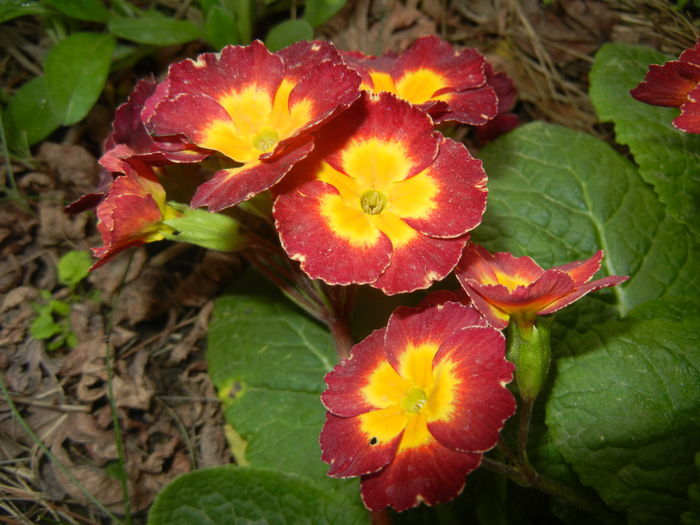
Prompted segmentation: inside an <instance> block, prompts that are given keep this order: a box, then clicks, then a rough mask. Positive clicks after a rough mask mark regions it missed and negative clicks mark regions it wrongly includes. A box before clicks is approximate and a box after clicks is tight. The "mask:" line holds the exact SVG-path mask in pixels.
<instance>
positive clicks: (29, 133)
mask: <svg viewBox="0 0 700 525" xmlns="http://www.w3.org/2000/svg"><path fill="white" fill-rule="evenodd" d="M7 119H8V130H7V131H8V142H9V143H10V144H11V145H12V146H17V145H18V144H24V143H25V139H24V138H23V135H26V143H27V144H29V145H32V144H36V143H37V142H39V141H40V140H42V139H44V138H46V137H47V136H48V135H50V134H51V132H52V131H54V130H55V129H56V128H58V126H60V125H61V118H60V117H59V116H58V115H56V112H55V111H54V110H53V107H52V106H51V104H50V103H49V91H48V88H47V87H46V77H45V76H40V77H35V78H33V79H31V80H30V81H29V82H27V83H26V84H24V85H23V86H22V87H21V88H19V89H18V90H17V91H16V92H15V94H14V95H13V96H12V98H11V99H10V103H9V104H8V107H7Z"/></svg>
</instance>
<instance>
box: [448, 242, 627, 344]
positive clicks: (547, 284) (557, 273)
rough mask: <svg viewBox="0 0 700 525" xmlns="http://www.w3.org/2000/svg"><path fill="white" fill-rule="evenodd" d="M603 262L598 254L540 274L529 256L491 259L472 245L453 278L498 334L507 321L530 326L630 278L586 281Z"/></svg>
mask: <svg viewBox="0 0 700 525" xmlns="http://www.w3.org/2000/svg"><path fill="white" fill-rule="evenodd" d="M602 259H603V252H602V251H599V252H598V253H596V254H595V255H594V256H593V257H591V258H590V259H587V260H585V261H576V262H572V263H569V264H565V265H564V266H557V267H556V268H551V269H549V270H543V269H542V268H541V267H540V266H539V265H538V264H537V263H536V262H535V261H533V260H532V259H531V258H530V257H514V256H513V255H512V254H510V253H504V252H499V253H494V254H491V253H489V252H488V251H486V250H485V249H484V248H482V247H481V246H477V245H476V244H470V245H468V246H467V247H466V248H465V250H464V255H463V256H462V260H461V261H460V262H459V264H458V265H457V268H456V269H455V274H456V275H457V279H459V282H460V284H461V285H462V287H463V288H464V290H465V291H466V292H467V294H468V295H469V298H470V299H471V300H472V302H473V304H474V306H475V307H476V308H477V309H478V310H479V311H480V312H481V314H482V315H483V316H484V317H486V319H487V320H488V321H489V323H490V324H491V326H494V327H496V328H498V329H499V330H502V329H504V328H505V327H506V326H508V323H509V321H510V319H511V318H513V319H515V320H516V322H518V323H521V324H526V325H527V324H531V323H533V322H534V320H535V318H536V317H537V316H538V315H547V314H551V313H554V312H556V311H557V310H561V309H562V308H564V307H565V306H568V305H570V304H571V303H573V302H574V301H576V300H578V299H580V298H581V297H583V296H584V295H586V294H587V293H590V292H593V291H595V290H600V289H601V288H606V287H608V286H615V285H616V284H620V283H622V282H625V281H626V280H627V279H628V277H621V276H617V275H613V276H610V277H604V278H603V279H598V280H596V281H591V282H588V281H590V279H591V278H592V277H593V275H595V273H596V272H597V271H598V270H599V269H600V262H601V261H602Z"/></svg>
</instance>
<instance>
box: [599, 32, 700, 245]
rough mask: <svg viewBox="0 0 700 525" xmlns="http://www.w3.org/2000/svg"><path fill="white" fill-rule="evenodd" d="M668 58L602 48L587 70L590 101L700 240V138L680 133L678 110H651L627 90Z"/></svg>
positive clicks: (636, 48) (635, 50) (633, 48)
mask: <svg viewBox="0 0 700 525" xmlns="http://www.w3.org/2000/svg"><path fill="white" fill-rule="evenodd" d="M668 59H669V57H667V56H666V55H664V54H662V53H659V52H658V51H655V50H653V49H651V48H647V47H641V46H633V45H629V44H606V45H604V46H603V47H602V48H601V49H600V50H599V51H598V53H597V54H596V56H595V62H594V65H593V68H592V70H591V74H590V78H591V89H590V94H591V100H592V101H593V104H594V105H595V108H596V111H597V112H598V115H599V117H600V118H601V119H602V120H606V121H613V122H614V123H615V134H616V138H617V141H618V142H620V143H622V144H625V145H627V146H629V148H630V151H631V152H632V155H634V159H635V161H636V162H637V164H639V168H640V170H639V172H640V174H641V176H642V178H643V179H644V180H646V181H647V182H649V183H650V184H652V185H653V186H654V189H655V190H656V192H657V193H658V194H659V198H660V199H661V202H663V203H664V204H665V205H666V206H667V207H668V211H669V212H670V213H671V215H672V216H673V217H674V218H675V219H676V220H678V221H680V222H683V223H685V224H687V225H688V227H689V228H690V230H691V231H692V232H693V233H694V234H695V235H696V236H698V235H700V170H698V169H697V167H698V165H700V136H698V135H694V134H691V133H684V132H682V131H680V130H678V129H676V128H674V127H673V125H672V124H671V121H672V120H673V119H674V118H675V117H676V116H678V115H679V110H678V109H677V108H661V107H656V106H650V105H648V104H645V103H643V102H639V101H638V100H635V99H634V98H632V96H631V95H630V94H629V90H630V89H633V88H634V87H636V86H637V84H638V83H639V82H640V81H642V80H643V79H644V76H645V75H646V72H647V69H648V66H649V64H653V63H654V64H663V63H664V62H666V61H667V60H668Z"/></svg>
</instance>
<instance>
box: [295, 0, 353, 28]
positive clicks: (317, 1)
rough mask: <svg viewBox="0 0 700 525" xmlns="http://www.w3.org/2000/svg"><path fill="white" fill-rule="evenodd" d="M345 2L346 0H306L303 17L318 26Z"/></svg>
mask: <svg viewBox="0 0 700 525" xmlns="http://www.w3.org/2000/svg"><path fill="white" fill-rule="evenodd" d="M346 3H347V0H306V5H305V6H304V19H305V20H306V21H307V22H309V24H311V25H312V26H314V27H318V26H320V25H321V24H323V23H324V22H325V21H326V20H328V19H329V18H331V17H332V16H333V15H334V14H336V13H337V12H338V11H340V9H341V8H342V7H343V6H344V5H345V4H346Z"/></svg>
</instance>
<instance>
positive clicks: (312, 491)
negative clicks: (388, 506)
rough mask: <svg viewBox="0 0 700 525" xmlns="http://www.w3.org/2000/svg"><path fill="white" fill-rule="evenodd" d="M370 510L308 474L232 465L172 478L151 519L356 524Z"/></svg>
mask: <svg viewBox="0 0 700 525" xmlns="http://www.w3.org/2000/svg"><path fill="white" fill-rule="evenodd" d="M360 510H362V512H359V511H360ZM366 515H367V513H366V511H364V509H357V508H356V507H355V506H353V505H351V504H348V503H347V502H345V501H342V500H338V498H337V497H335V496H334V495H333V494H329V493H328V492H327V491H324V490H323V489H321V488H319V487H318V486H316V485H315V484H314V483H312V482H311V481H309V480H308V479H305V478H303V477H300V476H294V475H291V474H283V473H281V472H275V471H270V470H264V469H257V468H242V467H234V466H229V467H214V468H209V469H204V470H199V471H196V472H191V473H189V474H185V475H184V476H180V477H179V478H177V479H176V480H175V481H173V482H172V483H170V484H169V485H168V486H167V487H166V488H165V489H164V490H162V491H161V492H160V493H159V494H158V496H157V497H156V500H155V502H154V504H153V507H152V508H151V510H150V512H149V515H148V525H192V524H193V523H196V524H199V525H251V524H253V523H259V524H262V523H265V524H269V525H286V524H290V523H295V524H297V523H298V524H309V525H310V524H314V525H315V524H318V525H336V524H340V523H342V524H346V523H347V524H348V525H353V524H356V523H357V524H360V523H366V522H367V520H366V518H365V516H366Z"/></svg>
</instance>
